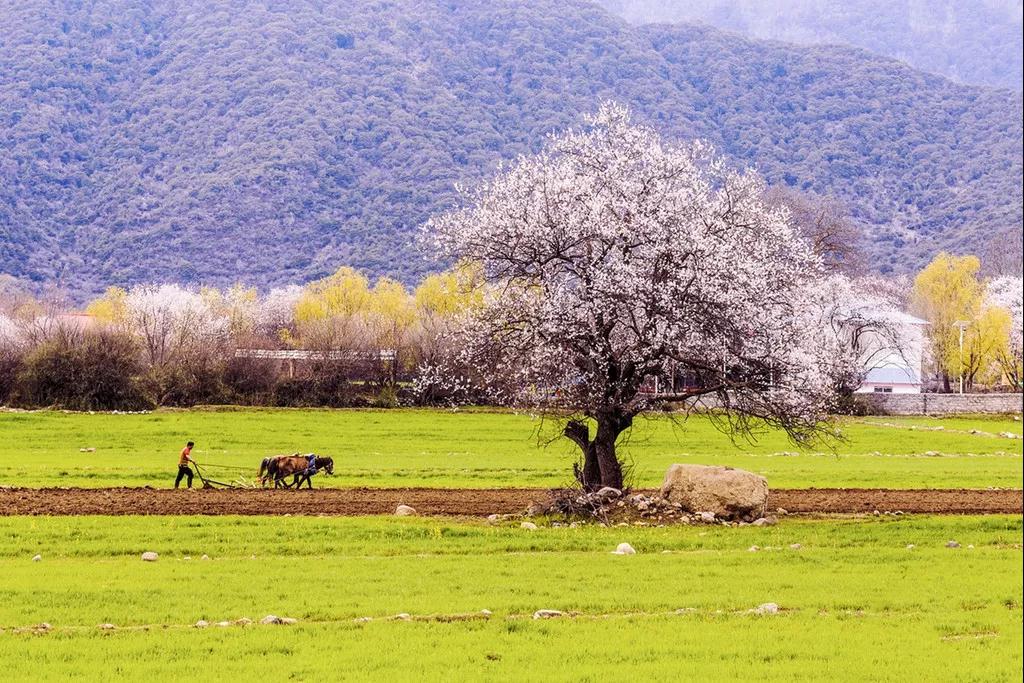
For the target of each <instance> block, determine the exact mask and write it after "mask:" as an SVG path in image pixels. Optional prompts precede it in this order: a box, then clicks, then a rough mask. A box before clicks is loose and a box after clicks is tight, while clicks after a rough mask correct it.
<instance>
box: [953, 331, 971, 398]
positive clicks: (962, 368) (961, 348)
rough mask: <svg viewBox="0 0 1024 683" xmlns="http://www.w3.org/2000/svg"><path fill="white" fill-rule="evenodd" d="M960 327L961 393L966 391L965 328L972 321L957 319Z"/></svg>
mask: <svg viewBox="0 0 1024 683" xmlns="http://www.w3.org/2000/svg"><path fill="white" fill-rule="evenodd" d="M953 324H954V325H956V326H957V327H958V328H959V329H960V393H961V394H963V393H964V330H965V329H966V328H967V326H968V325H970V324H971V323H970V322H969V321H967V320H957V321H956V322H955V323H953Z"/></svg>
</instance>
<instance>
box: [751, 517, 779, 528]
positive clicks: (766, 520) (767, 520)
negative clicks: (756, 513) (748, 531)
mask: <svg viewBox="0 0 1024 683" xmlns="http://www.w3.org/2000/svg"><path fill="white" fill-rule="evenodd" d="M778 523H779V520H777V519H775V518H774V517H762V518H760V519H755V520H754V521H753V522H751V523H750V524H751V526H775V525H776V524H778Z"/></svg>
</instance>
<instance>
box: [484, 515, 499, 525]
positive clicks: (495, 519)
mask: <svg viewBox="0 0 1024 683" xmlns="http://www.w3.org/2000/svg"><path fill="white" fill-rule="evenodd" d="M500 521H501V516H500V515H487V523H488V524H497V523H498V522H500Z"/></svg>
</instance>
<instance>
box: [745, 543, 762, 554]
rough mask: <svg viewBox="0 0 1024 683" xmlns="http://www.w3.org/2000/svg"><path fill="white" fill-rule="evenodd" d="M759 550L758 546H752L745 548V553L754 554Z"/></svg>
mask: <svg viewBox="0 0 1024 683" xmlns="http://www.w3.org/2000/svg"><path fill="white" fill-rule="evenodd" d="M760 549H761V547H760V546H756V545H752V546H750V547H749V548H747V552H748V553H756V552H757V551H758V550H760Z"/></svg>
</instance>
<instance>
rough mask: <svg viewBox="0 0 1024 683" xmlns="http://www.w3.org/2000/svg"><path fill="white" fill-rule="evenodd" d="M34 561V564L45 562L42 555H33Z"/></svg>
mask: <svg viewBox="0 0 1024 683" xmlns="http://www.w3.org/2000/svg"><path fill="white" fill-rule="evenodd" d="M32 561H33V562H42V561H43V556H42V555H33V556H32Z"/></svg>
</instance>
